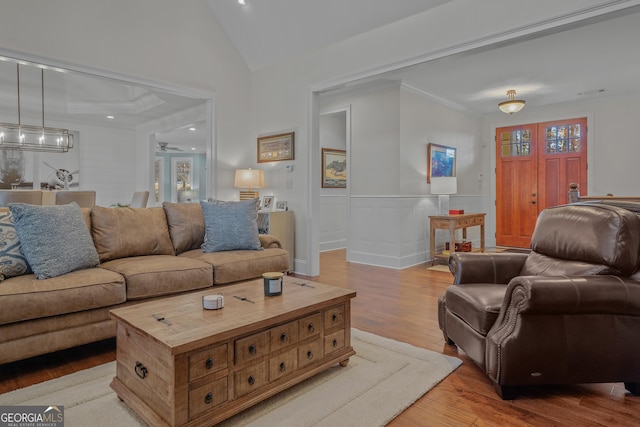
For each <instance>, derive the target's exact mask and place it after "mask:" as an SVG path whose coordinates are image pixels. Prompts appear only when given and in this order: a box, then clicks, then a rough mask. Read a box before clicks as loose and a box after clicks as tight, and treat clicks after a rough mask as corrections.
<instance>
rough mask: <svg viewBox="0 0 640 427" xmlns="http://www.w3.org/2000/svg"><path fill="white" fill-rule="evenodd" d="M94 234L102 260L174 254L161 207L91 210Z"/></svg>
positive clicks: (99, 207)
mask: <svg viewBox="0 0 640 427" xmlns="http://www.w3.org/2000/svg"><path fill="white" fill-rule="evenodd" d="M91 234H92V235H93V241H94V242H95V245H96V249H97V250H98V255H99V256H100V262H106V261H109V260H112V259H118V258H126V257H130V256H142V255H174V252H173V246H172V245H171V238H170V237H169V227H168V226H167V218H166V216H165V214H164V210H163V209H162V208H106V207H103V206H94V207H93V208H92V209H91Z"/></svg>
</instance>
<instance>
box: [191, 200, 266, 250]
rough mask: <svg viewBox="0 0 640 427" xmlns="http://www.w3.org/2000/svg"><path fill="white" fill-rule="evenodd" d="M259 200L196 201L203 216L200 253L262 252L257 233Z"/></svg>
mask: <svg viewBox="0 0 640 427" xmlns="http://www.w3.org/2000/svg"><path fill="white" fill-rule="evenodd" d="M259 203H260V199H258V198H255V199H251V200H242V201H239V202H223V201H216V200H214V201H212V202H200V205H201V206H202V211H203V214H204V225H205V235H204V243H203V244H202V250H203V251H204V252H218V251H234V250H262V245H261V244H260V238H259V234H258V206H259Z"/></svg>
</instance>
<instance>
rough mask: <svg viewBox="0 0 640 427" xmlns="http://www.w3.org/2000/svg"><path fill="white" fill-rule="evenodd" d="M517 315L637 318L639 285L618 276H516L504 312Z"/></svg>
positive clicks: (639, 295) (639, 301)
mask: <svg viewBox="0 0 640 427" xmlns="http://www.w3.org/2000/svg"><path fill="white" fill-rule="evenodd" d="M509 309H513V310H515V311H517V313H520V314H567V315H574V314H617V315H631V316H640V283H639V282H637V281H635V280H631V279H627V278H624V277H618V276H608V275H607V276H549V277H544V276H519V277H516V278H515V279H513V280H512V281H511V282H510V283H509V286H508V287H507V291H506V294H505V299H504V302H503V305H502V309H501V313H500V316H499V317H498V320H497V321H496V325H498V324H500V323H501V321H502V319H503V317H504V315H505V312H506V311H507V310H509Z"/></svg>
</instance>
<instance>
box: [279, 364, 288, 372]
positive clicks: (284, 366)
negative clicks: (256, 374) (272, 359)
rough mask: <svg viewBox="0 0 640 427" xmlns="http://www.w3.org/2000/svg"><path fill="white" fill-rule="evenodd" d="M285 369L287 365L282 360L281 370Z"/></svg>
mask: <svg viewBox="0 0 640 427" xmlns="http://www.w3.org/2000/svg"><path fill="white" fill-rule="evenodd" d="M285 369H287V367H286V365H285V364H284V362H280V372H284V370H285Z"/></svg>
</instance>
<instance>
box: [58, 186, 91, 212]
mask: <svg viewBox="0 0 640 427" xmlns="http://www.w3.org/2000/svg"><path fill="white" fill-rule="evenodd" d="M55 194H56V198H55V203H56V205H66V204H68V203H71V202H76V203H77V204H78V205H80V207H81V208H92V207H94V206H95V204H96V192H95V191H75V190H65V191H56V193H55Z"/></svg>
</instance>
